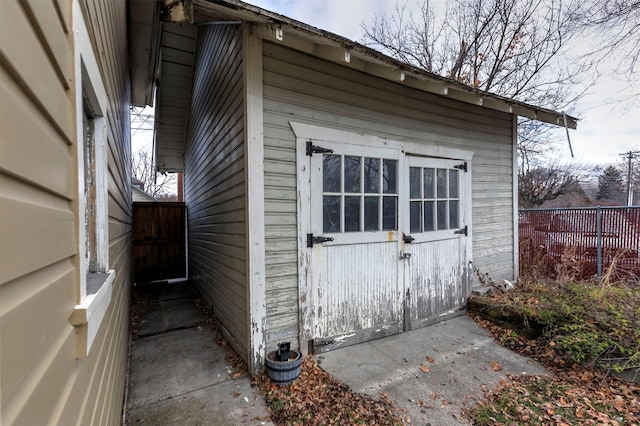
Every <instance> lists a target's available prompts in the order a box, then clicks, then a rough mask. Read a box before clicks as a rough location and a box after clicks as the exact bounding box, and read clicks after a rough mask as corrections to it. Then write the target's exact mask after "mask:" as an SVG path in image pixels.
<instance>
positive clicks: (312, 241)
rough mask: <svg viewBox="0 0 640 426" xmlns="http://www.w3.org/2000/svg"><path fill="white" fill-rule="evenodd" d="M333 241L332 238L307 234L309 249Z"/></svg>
mask: <svg viewBox="0 0 640 426" xmlns="http://www.w3.org/2000/svg"><path fill="white" fill-rule="evenodd" d="M328 241H333V238H331V237H322V236H320V237H314V236H313V234H307V247H313V245H314V244H322V243H326V242H328Z"/></svg>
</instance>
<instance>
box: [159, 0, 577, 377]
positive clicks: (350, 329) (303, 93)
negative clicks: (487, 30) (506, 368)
mask: <svg viewBox="0 0 640 426" xmlns="http://www.w3.org/2000/svg"><path fill="white" fill-rule="evenodd" d="M164 16H165V19H167V20H173V21H175V22H173V23H170V22H166V23H164V24H163V25H162V37H161V52H160V58H161V63H160V72H159V75H158V81H159V86H158V92H157V93H158V98H157V102H156V122H157V123H158V124H157V129H156V141H155V147H156V153H155V158H156V162H157V164H158V168H159V169H160V170H162V171H169V172H171V171H184V194H185V202H186V205H187V210H188V233H189V235H188V241H189V271H190V277H191V279H192V280H193V282H194V283H195V284H196V285H197V287H198V288H199V289H200V291H201V292H202V294H203V295H204V297H205V298H206V300H207V301H208V303H209V304H211V305H212V307H213V311H214V312H215V314H216V316H217V317H218V319H219V320H220V323H221V325H222V329H223V331H224V333H225V334H226V336H227V337H228V338H229V340H230V341H231V343H232V345H233V347H234V348H235V349H236V351H237V352H238V353H239V354H240V355H241V356H242V357H243V358H244V359H246V360H247V361H248V363H249V366H250V368H251V371H252V372H253V373H255V372H256V371H257V370H258V369H260V368H261V367H262V365H263V363H264V358H265V354H266V353H267V352H268V351H271V350H274V349H275V348H276V344H277V342H279V341H283V340H288V341H291V342H292V344H293V346H294V347H299V348H300V349H301V350H302V351H303V352H308V351H315V352H321V351H323V350H327V349H331V348H335V347H339V346H341V345H346V344H352V343H356V342H362V341H366V340H368V339H373V338H376V337H381V336H385V335H389V334H394V333H399V332H402V331H404V330H409V329H411V328H415V327H420V326H423V325H427V324H430V323H433V322H435V321H439V320H442V319H444V318H447V317H449V316H451V315H457V314H458V313H459V312H460V311H461V310H463V309H464V308H465V305H466V298H467V296H468V295H469V293H470V291H471V287H472V285H473V284H472V283H473V275H474V270H475V268H477V270H478V271H479V272H480V273H483V274H489V275H490V276H491V277H492V278H494V279H512V278H513V277H514V276H515V275H516V274H517V269H518V265H517V246H518V241H517V220H518V218H517V201H516V200H517V184H516V179H517V173H516V164H517V163H516V149H515V146H516V124H517V117H518V116H526V117H529V118H533V119H538V120H541V121H544V122H548V123H552V124H557V125H561V126H564V125H565V120H566V121H567V123H566V126H568V127H570V128H575V126H576V121H575V119H574V118H572V117H565V116H564V115H563V114H562V113H557V112H554V111H549V110H545V109H542V108H538V107H535V106H532V105H528V104H524V103H521V102H517V101H514V100H511V99H506V98H503V97H499V96H496V95H492V94H489V93H484V92H480V91H477V90H474V89H472V88H469V87H467V86H464V85H462V84H460V83H457V82H455V81H452V80H448V79H445V78H442V77H439V76H436V75H433V74H430V73H427V72H424V71H421V70H418V69H416V68H413V67H411V66H409V65H407V64H404V63H401V62H398V61H396V60H394V59H392V58H389V57H387V56H385V55H383V54H381V53H379V52H376V51H373V50H371V49H369V48H367V47H365V46H362V45H359V44H357V43H355V42H353V41H350V40H347V39H344V38H342V37H340V36H337V35H335V34H331V33H328V32H325V31H322V30H320V29H317V28H314V27H311V26H308V25H306V24H303V23H300V22H297V21H294V20H291V19H289V18H287V17H285V16H281V15H278V14H275V13H272V12H269V11H266V10H263V9H260V8H257V7H254V6H252V5H249V4H246V3H242V2H240V1H236V0H215V1H213V0H212V1H206V0H193V1H188V2H182V1H177V2H173V3H172V4H171V8H170V9H168V10H166V13H165V14H164ZM178 21H179V22H178Z"/></svg>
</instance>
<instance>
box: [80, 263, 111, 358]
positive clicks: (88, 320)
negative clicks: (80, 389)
mask: <svg viewBox="0 0 640 426" xmlns="http://www.w3.org/2000/svg"><path fill="white" fill-rule="evenodd" d="M115 277H116V272H115V271H114V270H113V269H112V270H109V271H107V272H103V273H95V274H88V275H87V291H88V292H91V294H87V296H86V297H85V298H84V300H83V301H82V302H81V303H80V304H78V305H76V306H75V307H74V308H73V313H72V314H71V317H70V318H69V322H70V323H71V324H72V325H73V326H75V328H76V334H77V336H78V341H77V349H76V358H83V357H85V356H87V355H88V354H89V351H90V350H91V345H92V344H93V341H94V339H95V337H96V335H97V334H98V330H99V329H100V325H101V324H102V320H103V319H104V316H105V314H106V313H107V308H109V305H110V304H111V294H112V293H113V282H114V280H115Z"/></svg>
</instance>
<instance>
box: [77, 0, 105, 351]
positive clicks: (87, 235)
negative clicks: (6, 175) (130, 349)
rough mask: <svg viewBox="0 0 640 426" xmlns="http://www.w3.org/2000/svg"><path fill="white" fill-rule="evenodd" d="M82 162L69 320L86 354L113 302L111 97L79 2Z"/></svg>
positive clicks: (79, 148) (79, 144)
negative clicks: (109, 183)
mask: <svg viewBox="0 0 640 426" xmlns="http://www.w3.org/2000/svg"><path fill="white" fill-rule="evenodd" d="M73 27H74V33H75V37H74V39H75V59H76V68H75V76H76V78H75V82H76V99H75V105H76V123H77V134H76V135H77V139H76V140H77V158H78V161H77V164H78V172H77V177H78V203H77V205H78V216H77V217H78V223H79V229H78V235H79V244H78V253H79V262H78V264H79V269H80V273H79V288H78V292H77V295H78V296H77V300H76V306H75V308H74V312H73V314H72V315H71V318H70V322H71V324H73V325H74V326H76V331H77V335H78V342H77V354H76V356H77V357H83V356H87V355H88V354H89V351H90V350H91V345H92V344H93V341H94V339H95V336H96V334H97V333H98V330H99V328H100V325H101V324H102V321H103V319H104V316H105V313H106V311H107V308H108V307H109V304H110V303H111V294H112V288H113V281H114V279H115V271H113V270H110V269H109V247H108V234H107V232H108V224H107V196H108V191H107V167H108V166H107V120H106V111H107V94H106V91H105V89H104V84H103V82H102V77H101V75H100V70H99V68H98V64H97V61H96V58H95V55H94V52H93V48H92V46H91V41H90V39H89V35H88V32H87V29H86V26H85V23H84V19H83V17H82V12H81V10H80V7H79V6H78V3H77V2H74V7H73Z"/></svg>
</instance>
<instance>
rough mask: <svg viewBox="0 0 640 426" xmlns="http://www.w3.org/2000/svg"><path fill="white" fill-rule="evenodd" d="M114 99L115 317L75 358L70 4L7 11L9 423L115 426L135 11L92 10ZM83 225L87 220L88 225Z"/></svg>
mask: <svg viewBox="0 0 640 426" xmlns="http://www.w3.org/2000/svg"><path fill="white" fill-rule="evenodd" d="M82 6H83V8H82V9H83V12H84V17H85V21H86V23H87V27H89V32H90V34H91V35H92V37H93V40H92V43H93V46H94V50H95V51H96V52H99V53H96V57H97V58H98V60H99V64H100V66H101V72H102V79H103V82H104V84H105V87H106V90H107V94H108V96H109V101H110V103H109V108H108V116H107V125H108V140H109V150H108V151H109V177H108V185H109V187H108V188H109V200H108V201H109V206H108V212H109V229H108V232H109V257H110V265H109V266H110V268H112V269H115V270H116V282H115V284H114V290H113V297H112V300H111V305H110V307H109V309H108V311H107V313H106V316H105V319H104V321H103V323H102V327H101V328H100V330H99V331H98V335H97V337H96V340H95V341H94V343H93V347H92V349H91V352H90V353H89V356H87V357H85V358H80V359H76V358H75V356H74V355H75V346H76V341H77V337H76V331H75V329H74V327H73V326H72V325H71V324H70V323H69V317H70V315H71V314H72V312H73V309H74V306H75V304H76V303H77V300H76V298H77V294H78V293H79V291H78V286H79V276H80V271H79V256H78V254H77V252H78V247H79V245H80V243H79V241H78V230H79V228H80V226H81V224H80V223H79V217H80V214H79V212H77V211H76V210H77V202H78V192H77V183H76V182H77V179H78V178H79V177H78V164H77V156H76V154H75V153H76V152H77V147H76V144H77V143H78V141H77V140H76V139H77V137H76V134H77V132H76V125H82V123H79V124H78V123H76V119H75V117H76V108H82V105H75V84H76V78H79V76H76V75H75V71H74V47H73V46H74V34H73V31H72V28H73V21H72V1H71V0H53V1H48V2H41V1H38V2H37V1H17V0H3V1H1V2H0V120H1V122H2V124H1V132H2V144H1V145H0V150H1V151H0V336H1V338H2V343H1V344H0V395H1V400H0V407H2V408H1V409H0V423H2V424H7V425H9V424H21V425H22V424H25V425H26V424H29V425H36V424H65V425H72V424H117V423H119V422H120V421H121V414H122V401H123V395H124V383H125V370H126V364H127V342H128V310H129V283H130V261H129V254H130V251H131V245H130V241H131V238H130V236H131V234H130V223H131V219H130V217H131V206H130V205H131V201H130V200H131V194H130V189H129V188H130V187H131V186H130V178H129V164H130V161H129V158H130V137H129V130H128V129H129V121H128V120H129V118H128V99H129V82H128V68H127V38H126V37H127V25H126V18H127V11H126V2H125V1H124V0H122V1H110V2H102V1H98V0H95V1H91V0H87V1H84V2H83V3H82ZM82 220H84V217H83V215H82Z"/></svg>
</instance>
